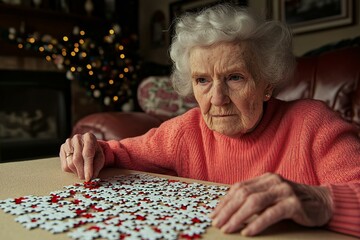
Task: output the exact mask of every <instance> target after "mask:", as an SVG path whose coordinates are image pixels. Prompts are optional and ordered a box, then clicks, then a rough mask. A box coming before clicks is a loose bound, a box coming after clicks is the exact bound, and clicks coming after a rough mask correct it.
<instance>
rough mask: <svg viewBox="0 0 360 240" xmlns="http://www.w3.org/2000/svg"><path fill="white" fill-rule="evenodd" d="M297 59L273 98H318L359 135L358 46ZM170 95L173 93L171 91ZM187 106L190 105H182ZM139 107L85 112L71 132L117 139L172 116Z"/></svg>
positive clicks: (141, 131) (136, 133)
mask: <svg viewBox="0 0 360 240" xmlns="http://www.w3.org/2000/svg"><path fill="white" fill-rule="evenodd" d="M297 62H298V64H297V69H296V73H295V77H294V80H293V81H292V82H291V83H290V84H289V85H287V86H285V87H284V88H282V89H281V90H280V92H279V94H278V95H277V98H279V99H283V100H294V99H300V98H312V99H318V100H322V101H324V102H325V103H327V104H328V106H329V107H331V108H332V109H333V110H334V111H336V112H338V113H339V114H340V115H341V116H342V117H343V118H344V119H345V120H347V121H349V122H352V123H353V124H355V125H357V126H358V127H359V136H360V47H359V46H351V47H344V48H340V49H333V50H330V51H326V52H323V53H320V54H317V55H312V56H304V57H299V58H298V59H297ZM161 79H163V78H161ZM143 87H144V84H141V85H140V86H139V88H142V89H139V90H138V91H139V92H140V91H144V89H143ZM170 95H171V96H172V97H174V93H171V94H170ZM142 100H143V99H142ZM184 101H185V100H184ZM139 102H140V103H141V101H140V99H139ZM189 102H190V103H191V101H189ZM140 105H141V104H140ZM185 105H186V104H185ZM189 106H192V105H191V104H188V105H186V107H189ZM142 107H143V110H144V112H107V113H95V114H92V115H89V116H86V117H84V118H83V119H80V120H79V121H78V122H77V123H76V124H75V126H74V127H73V130H72V135H74V134H78V133H85V132H92V133H94V134H95V136H96V137H97V138H98V139H102V140H110V139H116V140H119V139H123V138H127V137H133V136H137V135H141V134H143V133H145V132H147V131H148V130H149V129H150V128H153V127H157V126H159V125H160V124H161V123H162V122H163V121H164V120H166V119H167V118H170V117H173V115H171V114H169V115H166V116H164V115H156V111H154V109H148V108H146V106H145V105H144V104H143V106H142ZM174 115H176V114H174Z"/></svg>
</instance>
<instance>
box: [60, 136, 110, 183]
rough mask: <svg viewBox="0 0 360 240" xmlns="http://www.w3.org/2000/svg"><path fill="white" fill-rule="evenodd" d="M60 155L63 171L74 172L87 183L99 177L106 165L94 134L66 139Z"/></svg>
mask: <svg viewBox="0 0 360 240" xmlns="http://www.w3.org/2000/svg"><path fill="white" fill-rule="evenodd" d="M59 155H60V161H61V168H62V170H63V171H65V172H73V173H75V174H76V175H77V176H78V177H79V178H80V179H85V181H90V180H91V179H92V178H95V177H97V176H98V175H99V172H100V170H101V169H102V168H103V167H104V163H105V157H104V153H103V150H102V149H101V147H100V144H99V143H98V142H97V139H96V137H95V136H94V134H92V133H85V134H83V135H81V134H76V135H74V136H73V137H72V138H68V139H66V141H65V143H63V144H62V145H61V148H60V153H59Z"/></svg>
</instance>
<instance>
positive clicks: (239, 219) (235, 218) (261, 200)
mask: <svg viewBox="0 0 360 240" xmlns="http://www.w3.org/2000/svg"><path fill="white" fill-rule="evenodd" d="M276 198H277V195H276V194H275V193H274V192H271V191H269V192H260V193H255V194H252V195H250V196H249V197H248V198H247V199H246V201H245V202H244V204H243V205H242V206H241V207H240V208H239V209H235V211H233V209H229V210H228V209H225V210H224V212H225V211H227V212H226V214H228V215H227V216H225V217H226V218H225V224H224V225H223V226H222V227H221V231H222V232H224V233H231V232H236V231H238V230H240V229H241V228H242V227H243V226H244V224H245V223H246V221H247V220H248V219H250V217H252V216H254V215H256V214H258V213H259V212H261V211H263V210H264V209H265V208H267V207H268V206H269V205H272V204H274V201H275V200H276ZM231 211H232V212H231Z"/></svg>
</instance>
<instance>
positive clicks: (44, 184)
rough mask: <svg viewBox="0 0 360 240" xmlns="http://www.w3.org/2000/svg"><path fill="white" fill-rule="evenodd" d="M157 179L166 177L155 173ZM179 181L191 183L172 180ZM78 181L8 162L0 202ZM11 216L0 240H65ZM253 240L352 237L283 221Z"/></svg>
mask: <svg viewBox="0 0 360 240" xmlns="http://www.w3.org/2000/svg"><path fill="white" fill-rule="evenodd" d="M130 172H132V171H128V170H121V169H115V168H109V169H104V170H103V171H102V172H101V174H100V177H110V176H114V175H119V174H128V173H130ZM155 175H157V176H162V177H168V178H172V179H174V178H175V177H169V176H164V175H159V174H155ZM175 179H180V180H182V181H187V182H189V181H192V182H193V181H194V180H190V179H184V178H175ZM76 182H81V181H80V180H79V179H78V178H77V177H76V176H74V175H73V174H70V173H64V172H62V171H61V167H60V161H59V158H57V157H55V158H46V159H39V160H31V161H23V162H12V163H2V164H0V199H6V198H10V197H19V196H25V195H39V196H42V195H47V194H49V193H50V192H52V191H55V190H61V189H62V187H63V186H67V185H71V184H74V183H76ZM14 219H15V217H14V216H13V215H11V214H6V213H4V212H3V211H2V210H0V239H6V240H11V239H69V238H68V237H67V235H66V234H56V235H53V234H51V233H49V232H47V231H45V230H41V229H34V230H26V229H25V228H23V227H22V226H21V224H19V223H16V222H15V221H14ZM204 239H249V238H246V237H242V236H241V235H240V234H223V233H221V232H220V230H218V229H216V228H209V229H208V230H207V232H206V234H205V235H204ZM256 239H326V240H335V239H336V240H347V239H349V240H350V239H355V238H354V237H351V236H347V235H342V234H337V233H334V232H330V231H327V230H324V229H316V228H305V227H301V226H298V225H296V224H294V223H292V222H290V221H284V222H281V223H279V224H276V225H274V226H272V227H270V228H269V229H267V230H266V231H265V232H264V233H263V234H261V235H260V236H257V237H256Z"/></svg>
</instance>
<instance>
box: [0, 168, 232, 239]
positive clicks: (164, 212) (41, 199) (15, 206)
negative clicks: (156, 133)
mask: <svg viewBox="0 0 360 240" xmlns="http://www.w3.org/2000/svg"><path fill="white" fill-rule="evenodd" d="M227 190H228V188H227V187H225V186H215V185H205V184H200V183H185V182H182V181H178V180H168V179H166V178H160V177H154V176H151V175H148V174H131V175H120V176H114V177H111V178H106V179H94V180H92V181H90V182H84V183H76V184H74V185H70V186H65V187H64V190H58V191H53V192H51V193H50V194H49V195H48V196H31V195H30V196H22V197H18V198H9V199H5V200H1V201H0V209H2V210H3V211H4V212H6V213H10V214H12V215H16V216H17V217H16V218H15V221H16V222H18V223H20V224H22V225H23V226H24V227H25V228H26V229H34V228H41V229H44V230H47V231H49V232H51V233H53V234H57V233H63V232H68V236H69V237H70V238H73V239H84V240H87V239H89V240H93V239H98V238H101V239H148V240H153V239H154V240H155V239H179V238H181V239H198V238H201V235H202V234H204V233H205V231H206V228H207V227H209V226H210V223H211V220H210V218H209V217H208V214H209V213H210V212H211V211H212V209H214V208H215V206H216V205H217V203H218V199H219V197H220V196H223V195H225V193H226V191H227Z"/></svg>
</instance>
